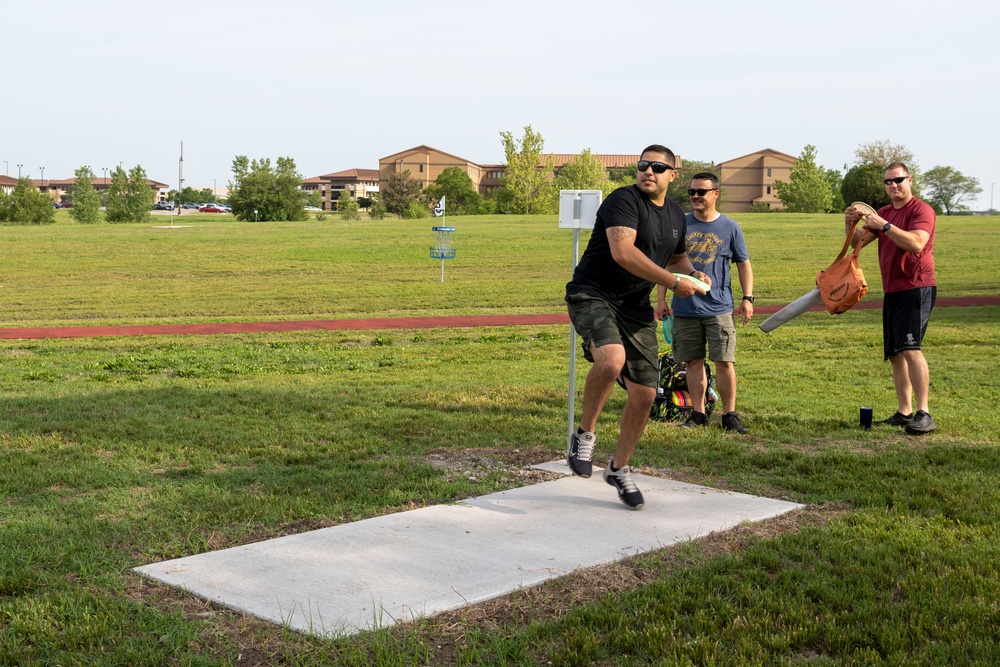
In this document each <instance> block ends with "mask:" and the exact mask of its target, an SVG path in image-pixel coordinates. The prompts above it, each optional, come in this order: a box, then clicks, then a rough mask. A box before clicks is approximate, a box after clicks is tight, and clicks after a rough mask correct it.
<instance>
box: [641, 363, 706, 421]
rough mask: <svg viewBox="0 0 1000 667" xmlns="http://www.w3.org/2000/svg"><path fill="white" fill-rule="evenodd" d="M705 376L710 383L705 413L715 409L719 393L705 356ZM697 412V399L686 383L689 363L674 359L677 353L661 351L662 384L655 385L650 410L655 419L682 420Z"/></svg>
mask: <svg viewBox="0 0 1000 667" xmlns="http://www.w3.org/2000/svg"><path fill="white" fill-rule="evenodd" d="M705 377H706V378H707V380H708V387H707V389H706V390H705V416H710V415H711V414H712V410H714V409H715V403H716V401H717V400H718V399H719V395H718V394H717V393H716V392H715V378H714V377H712V366H711V364H709V363H708V360H707V359H706V360H705ZM692 412H694V402H693V401H692V400H691V394H690V392H689V391H688V386H687V364H685V363H684V362H683V361H674V355H673V354H671V353H670V352H664V353H663V354H661V355H660V384H659V386H658V387H657V388H656V400H655V401H654V402H653V409H652V410H651V412H650V417H651V418H652V419H659V420H660V421H671V422H683V421H687V418H688V417H690V416H691V413H692Z"/></svg>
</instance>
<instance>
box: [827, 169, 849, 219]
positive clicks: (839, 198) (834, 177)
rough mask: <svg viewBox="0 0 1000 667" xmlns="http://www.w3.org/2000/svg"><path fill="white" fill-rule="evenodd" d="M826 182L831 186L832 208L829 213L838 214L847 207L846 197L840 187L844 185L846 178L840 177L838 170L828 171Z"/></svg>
mask: <svg viewBox="0 0 1000 667" xmlns="http://www.w3.org/2000/svg"><path fill="white" fill-rule="evenodd" d="M825 175H826V182H827V183H829V184H830V195H831V198H830V207H829V208H828V209H826V212H827V213H838V212H840V211H843V210H844V209H845V208H847V206H846V205H845V204H844V195H843V194H841V192H840V186H841V185H843V183H844V177H843V176H841V175H840V170H838V169H827V170H826V172H825Z"/></svg>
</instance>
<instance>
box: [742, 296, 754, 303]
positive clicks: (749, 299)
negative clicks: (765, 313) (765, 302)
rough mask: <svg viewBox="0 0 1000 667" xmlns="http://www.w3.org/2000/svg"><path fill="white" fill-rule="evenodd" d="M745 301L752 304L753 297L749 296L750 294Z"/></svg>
mask: <svg viewBox="0 0 1000 667" xmlns="http://www.w3.org/2000/svg"><path fill="white" fill-rule="evenodd" d="M743 300H744V301H749V302H750V303H753V295H749V294H748V295H747V296H745V297H743Z"/></svg>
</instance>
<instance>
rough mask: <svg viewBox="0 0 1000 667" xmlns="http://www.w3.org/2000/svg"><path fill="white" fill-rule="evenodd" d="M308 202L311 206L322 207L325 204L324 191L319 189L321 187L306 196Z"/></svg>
mask: <svg viewBox="0 0 1000 667" xmlns="http://www.w3.org/2000/svg"><path fill="white" fill-rule="evenodd" d="M306 203H307V204H309V205H310V206H315V207H316V208H321V207H322V206H323V193H322V192H320V191H319V188H317V189H315V190H313V191H312V192H310V193H309V195H308V196H307V197H306Z"/></svg>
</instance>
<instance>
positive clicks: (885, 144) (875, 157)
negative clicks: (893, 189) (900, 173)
mask: <svg viewBox="0 0 1000 667" xmlns="http://www.w3.org/2000/svg"><path fill="white" fill-rule="evenodd" d="M868 162H871V163H874V164H877V165H879V166H880V167H882V170H883V171H885V168H886V166H888V165H890V164H892V163H893V162H902V163H903V164H905V165H906V167H907V168H908V169H909V170H910V176H912V177H913V185H912V186H911V190H912V192H913V195H914V196H916V197H919V196H920V183H919V182H920V180H921V179H920V166H919V165H918V164H917V158H916V157H915V156H914V155H913V151H911V150H910V149H909V148H907V147H906V146H904V145H903V144H894V143H892V142H891V141H889V140H888V139H880V140H878V141H870V142H867V143H862V144H858V147H857V148H855V149H854V164H856V165H861V164H865V163H868Z"/></svg>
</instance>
